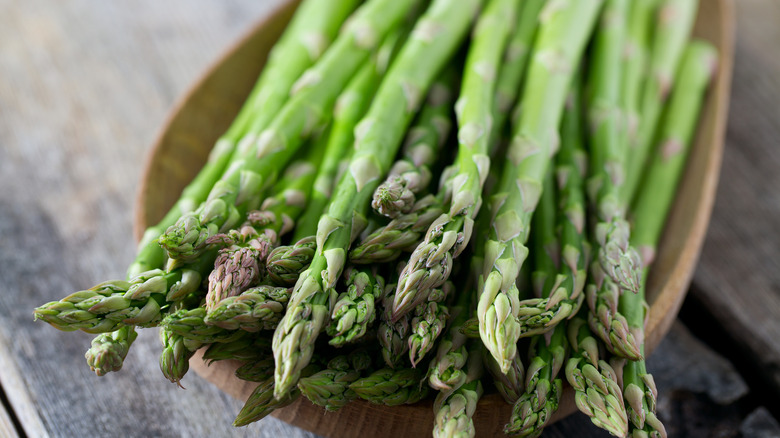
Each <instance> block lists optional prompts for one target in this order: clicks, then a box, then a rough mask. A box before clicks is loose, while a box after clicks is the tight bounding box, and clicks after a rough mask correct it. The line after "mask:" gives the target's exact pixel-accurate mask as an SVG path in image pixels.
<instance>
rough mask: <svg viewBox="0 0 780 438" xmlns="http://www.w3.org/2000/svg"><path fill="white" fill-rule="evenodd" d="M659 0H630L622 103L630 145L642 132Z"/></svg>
mask: <svg viewBox="0 0 780 438" xmlns="http://www.w3.org/2000/svg"><path fill="white" fill-rule="evenodd" d="M657 7H658V0H636V1H633V2H630V5H629V16H628V28H627V30H626V37H625V40H624V42H623V49H622V52H623V60H622V62H623V80H622V83H621V93H620V94H621V106H622V107H623V109H624V110H625V118H626V120H625V124H626V126H625V134H626V135H625V138H624V139H623V141H627V142H628V144H629V145H633V144H635V143H636V140H637V135H638V134H639V132H638V130H639V117H640V115H639V112H640V109H641V98H642V86H643V85H644V84H645V79H646V71H647V64H648V60H649V58H650V39H651V35H652V26H653V23H654V21H653V19H654V18H655V16H656V8H657Z"/></svg>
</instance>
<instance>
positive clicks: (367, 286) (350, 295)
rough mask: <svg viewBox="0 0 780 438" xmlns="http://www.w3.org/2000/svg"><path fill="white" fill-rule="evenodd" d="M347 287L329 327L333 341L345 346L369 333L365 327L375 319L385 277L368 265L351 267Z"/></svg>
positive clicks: (335, 307)
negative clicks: (377, 302)
mask: <svg viewBox="0 0 780 438" xmlns="http://www.w3.org/2000/svg"><path fill="white" fill-rule="evenodd" d="M346 287H347V291H346V292H342V293H341V294H339V296H338V298H337V299H336V304H335V305H334V306H333V313H332V314H331V317H332V321H331V323H330V325H329V326H328V327H327V329H326V331H327V334H328V336H330V337H331V339H330V341H329V342H328V343H329V344H330V345H333V346H336V347H342V346H344V344H347V343H350V342H355V341H357V340H359V339H361V338H362V337H363V336H364V335H365V334H366V329H368V327H369V325H371V324H372V323H373V322H374V320H375V319H376V304H375V302H376V300H377V298H381V296H382V293H383V291H384V288H385V281H384V279H383V278H382V277H380V276H379V275H377V274H376V273H374V272H371V270H368V269H355V268H353V269H350V270H349V273H348V274H347V284H346Z"/></svg>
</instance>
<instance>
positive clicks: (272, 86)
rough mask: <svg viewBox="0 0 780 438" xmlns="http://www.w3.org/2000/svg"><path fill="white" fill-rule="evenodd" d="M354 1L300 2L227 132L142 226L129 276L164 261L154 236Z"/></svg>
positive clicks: (208, 182) (278, 96)
mask: <svg viewBox="0 0 780 438" xmlns="http://www.w3.org/2000/svg"><path fill="white" fill-rule="evenodd" d="M358 3H359V0H346V1H340V2H338V4H337V5H334V4H333V2H330V1H328V0H306V1H304V2H303V3H302V4H301V5H300V6H299V7H298V9H297V11H296V13H295V15H294V16H293V18H292V20H291V21H290V24H289V25H288V26H287V28H286V29H285V31H284V33H283V34H282V36H281V38H280V39H279V41H278V42H277V43H276V45H275V46H274V48H273V49H272V50H271V53H270V54H269V57H268V61H267V62H266V64H265V67H264V69H263V72H262V74H261V75H260V77H259V78H258V81H257V83H256V85H255V86H254V88H253V89H252V91H251V93H250V95H249V97H248V98H247V101H246V103H245V104H244V106H243V107H242V108H241V111H240V112H239V113H238V116H236V119H235V120H234V121H233V123H232V124H231V126H230V128H228V130H227V132H226V133H225V134H224V135H223V136H222V137H220V138H219V139H218V140H217V142H216V144H215V146H214V148H213V149H212V152H211V154H210V155H209V158H208V161H207V162H206V164H205V165H204V166H203V168H202V169H201V170H200V172H199V173H198V175H197V176H196V177H195V179H193V180H192V182H190V183H189V184H188V185H187V187H185V188H184V190H183V191H182V194H181V197H180V198H179V200H178V201H177V202H176V204H174V206H173V207H172V208H171V209H170V210H169V211H168V213H167V214H166V215H165V217H163V219H162V220H160V222H159V223H157V224H156V225H154V226H151V227H149V228H147V229H146V231H145V232H144V236H143V238H142V239H141V241H140V242H139V244H138V255H137V256H136V258H135V260H134V261H133V263H131V265H130V267H129V268H128V273H127V277H128V278H132V277H136V276H137V275H138V274H140V273H142V272H145V271H149V270H152V269H159V268H161V267H162V266H163V264H164V262H165V251H163V249H162V248H161V247H160V245H159V244H158V242H157V238H158V237H159V236H160V235H161V234H163V233H164V232H165V230H166V229H167V228H168V227H169V226H171V225H173V224H174V223H175V222H176V221H177V220H178V219H179V218H180V217H181V216H182V215H184V214H185V213H188V212H191V211H193V210H195V209H196V208H197V206H198V205H199V204H200V203H201V202H203V201H204V200H205V199H206V197H207V195H208V194H209V191H210V190H211V189H212V187H213V186H214V184H215V183H216V182H217V181H218V180H219V178H220V176H221V175H222V173H223V172H224V171H225V169H226V168H227V167H228V165H229V163H230V162H231V161H232V159H233V157H234V152H235V149H236V146H237V144H238V143H239V142H240V141H241V140H242V138H246V137H248V138H252V137H253V134H254V133H256V132H257V131H258V130H259V129H262V128H264V127H265V125H266V124H267V123H268V122H269V121H270V118H271V117H272V116H273V115H274V114H276V112H277V111H278V110H279V109H280V108H281V107H282V106H283V105H284V103H285V101H286V100H287V95H288V93H289V91H290V89H291V87H292V85H293V83H294V82H295V80H296V79H297V78H298V77H299V76H300V75H301V74H302V73H303V72H304V70H306V69H307V68H308V67H309V66H310V65H312V64H313V63H314V62H315V61H316V60H317V59H318V58H319V57H320V55H321V54H322V53H323V52H324V51H325V49H326V48H327V46H328V45H329V43H330V41H331V40H332V39H333V38H334V37H335V36H336V34H337V32H338V30H339V28H340V27H341V25H342V23H343V22H344V20H345V19H346V18H347V16H348V15H349V14H350V13H351V12H352V11H353V10H354V9H355V7H356V6H357V4H358ZM245 136H246V137H245Z"/></svg>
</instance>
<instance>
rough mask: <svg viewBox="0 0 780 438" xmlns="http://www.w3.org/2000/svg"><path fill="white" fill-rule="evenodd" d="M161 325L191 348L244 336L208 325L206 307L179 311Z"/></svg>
mask: <svg viewBox="0 0 780 438" xmlns="http://www.w3.org/2000/svg"><path fill="white" fill-rule="evenodd" d="M160 325H161V326H162V327H163V328H164V329H165V331H167V332H170V333H172V334H174V335H177V336H180V337H182V338H183V339H184V340H185V341H187V342H188V344H187V345H189V346H190V347H200V346H201V345H204V344H213V343H215V342H233V341H236V340H238V339H240V338H241V337H242V336H243V333H242V332H241V331H237V330H225V329H224V328H222V327H218V326H215V325H209V324H207V323H206V309H205V308H204V307H195V308H192V309H187V308H183V309H179V310H177V311H175V312H173V313H170V314H168V315H166V316H165V318H163V320H162V323H161V324H160Z"/></svg>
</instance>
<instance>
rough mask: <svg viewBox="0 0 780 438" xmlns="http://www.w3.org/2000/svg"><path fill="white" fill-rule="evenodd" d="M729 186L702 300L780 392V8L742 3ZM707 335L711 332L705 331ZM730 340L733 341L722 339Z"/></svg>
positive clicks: (700, 288) (704, 269) (752, 0)
mask: <svg viewBox="0 0 780 438" xmlns="http://www.w3.org/2000/svg"><path fill="white" fill-rule="evenodd" d="M737 16H738V28H739V29H740V33H739V34H738V35H739V36H738V39H737V51H736V54H737V56H736V63H735V70H734V90H733V93H732V110H731V117H730V119H729V123H728V136H727V142H728V147H727V148H726V151H725V156H724V163H723V173H722V183H721V184H720V187H719V190H718V195H717V202H716V204H715V207H714V213H713V219H712V223H711V225H710V231H709V234H708V236H707V240H706V243H705V246H704V252H703V253H702V257H701V263H700V265H699V268H698V270H697V271H696V275H695V279H694V281H695V284H696V287H695V288H694V289H693V292H694V294H695V298H696V303H697V304H698V305H700V306H702V307H703V308H704V309H705V310H706V311H707V312H709V313H711V314H712V315H713V316H714V317H715V318H716V321H717V322H718V323H719V325H721V327H722V328H723V329H725V331H726V332H727V333H729V334H731V335H732V336H733V341H735V342H734V345H735V348H736V349H737V350H736V351H735V353H736V354H740V355H742V357H743V358H744V361H745V362H746V363H748V364H750V365H751V366H752V370H751V371H753V372H758V373H760V374H761V375H762V377H763V378H764V380H765V381H766V382H767V383H769V384H770V385H771V386H772V387H773V392H774V393H775V394H777V393H780V231H778V230H779V229H780V228H778V224H780V148H778V139H779V138H780V117H779V116H778V114H780V105H778V102H780V49H778V42H780V27H778V25H777V23H780V4H779V3H777V2H776V1H772V0H740V1H739V7H738V15H737ZM702 329H703V330H706V327H705V328H702ZM723 342H728V340H725V339H724V340H723Z"/></svg>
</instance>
